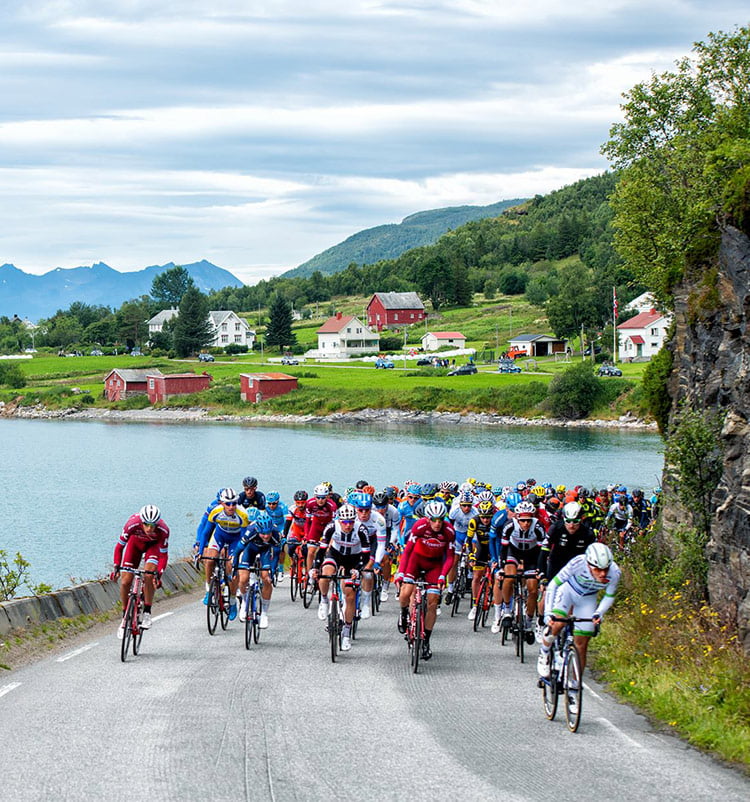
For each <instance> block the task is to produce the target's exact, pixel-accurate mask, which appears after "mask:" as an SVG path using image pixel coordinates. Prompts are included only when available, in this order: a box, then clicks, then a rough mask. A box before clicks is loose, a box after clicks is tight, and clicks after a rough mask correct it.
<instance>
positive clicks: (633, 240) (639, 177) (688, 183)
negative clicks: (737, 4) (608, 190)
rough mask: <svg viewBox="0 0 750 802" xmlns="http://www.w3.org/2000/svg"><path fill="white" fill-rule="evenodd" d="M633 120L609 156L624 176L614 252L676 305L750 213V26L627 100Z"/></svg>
mask: <svg viewBox="0 0 750 802" xmlns="http://www.w3.org/2000/svg"><path fill="white" fill-rule="evenodd" d="M624 97H625V103H624V104H623V107H622V108H623V111H624V113H625V120H624V122H622V123H617V124H616V125H614V126H612V128H611V130H610V139H609V141H608V142H607V143H606V144H605V145H604V146H603V148H602V151H603V153H605V154H606V155H607V156H608V157H609V159H610V160H611V161H612V163H613V165H614V166H615V167H617V168H620V169H622V170H623V172H622V175H621V179H620V181H619V183H618V185H617V188H616V190H615V193H614V195H613V198H612V204H613V207H614V212H615V216H614V228H615V245H616V247H617V249H618V251H619V252H620V254H621V255H622V257H623V258H624V259H625V260H626V262H627V264H628V265H629V266H630V267H631V268H632V270H633V271H634V272H635V273H636V275H637V276H638V278H639V279H640V280H641V281H643V282H644V283H645V284H646V285H647V286H648V287H649V289H651V290H652V291H653V292H654V293H655V294H656V296H657V297H658V298H659V299H660V300H661V301H662V302H664V303H667V304H670V305H671V303H672V298H671V294H672V288H673V286H674V285H675V283H676V282H677V281H679V280H680V279H681V278H682V276H683V275H684V274H685V270H686V268H687V267H688V266H689V264H690V263H691V262H692V261H699V260H700V257H701V256H702V255H704V254H706V253H708V252H713V251H714V250H715V242H716V238H717V233H718V231H719V230H720V228H721V227H722V226H723V225H725V224H726V223H728V222H729V223H734V224H736V225H741V226H742V225H746V223H747V219H746V213H747V209H748V208H750V203H748V201H749V200H750V166H748V163H749V162H750V28H747V27H742V28H738V29H736V30H735V31H734V32H733V33H729V34H727V33H717V34H713V33H712V34H709V36H708V38H707V41H706V42H698V43H696V45H695V46H694V48H693V56H692V57H686V58H683V59H681V60H680V61H678V62H677V65H676V70H675V71H674V72H665V73H663V74H662V75H654V76H652V78H651V79H650V80H649V81H646V82H643V83H639V84H637V85H636V86H635V87H633V89H631V90H630V91H629V92H628V93H626V94H625V96H624Z"/></svg>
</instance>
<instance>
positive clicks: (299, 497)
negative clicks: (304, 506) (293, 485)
mask: <svg viewBox="0 0 750 802" xmlns="http://www.w3.org/2000/svg"><path fill="white" fill-rule="evenodd" d="M308 498H310V497H309V496H308V495H307V490H298V491H297V492H296V493H295V494H294V500H295V501H307V499H308Z"/></svg>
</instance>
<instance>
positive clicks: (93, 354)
mask: <svg viewBox="0 0 750 802" xmlns="http://www.w3.org/2000/svg"><path fill="white" fill-rule="evenodd" d="M91 356H104V351H100V350H99V349H98V348H94V349H93V350H92V351H91Z"/></svg>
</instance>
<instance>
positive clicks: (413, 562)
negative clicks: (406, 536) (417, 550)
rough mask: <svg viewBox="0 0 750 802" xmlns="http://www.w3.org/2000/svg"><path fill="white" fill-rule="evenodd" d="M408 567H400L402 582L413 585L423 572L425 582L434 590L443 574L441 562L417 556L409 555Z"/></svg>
mask: <svg viewBox="0 0 750 802" xmlns="http://www.w3.org/2000/svg"><path fill="white" fill-rule="evenodd" d="M408 563H409V564H408V565H405V566H402V567H401V569H400V570H401V573H402V574H403V575H404V582H406V583H409V584H411V583H413V582H414V581H415V580H416V579H417V578H418V577H419V575H420V574H421V573H422V572H424V575H425V581H426V582H427V584H428V586H429V587H430V588H436V587H437V586H438V582H439V581H440V577H441V576H442V573H443V561H442V560H439V561H438V560H426V559H425V558H424V557H420V556H419V555H418V554H414V552H412V553H411V555H410V558H409V560H408Z"/></svg>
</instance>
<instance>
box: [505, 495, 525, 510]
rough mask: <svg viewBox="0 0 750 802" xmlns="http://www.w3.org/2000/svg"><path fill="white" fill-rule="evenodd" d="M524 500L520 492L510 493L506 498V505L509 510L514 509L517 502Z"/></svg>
mask: <svg viewBox="0 0 750 802" xmlns="http://www.w3.org/2000/svg"><path fill="white" fill-rule="evenodd" d="M522 501H523V498H521V494H520V493H508V497H507V498H506V499H505V505H506V506H507V508H508V509H509V510H514V509H515V508H516V504H520V503H521V502H522Z"/></svg>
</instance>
